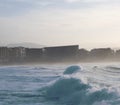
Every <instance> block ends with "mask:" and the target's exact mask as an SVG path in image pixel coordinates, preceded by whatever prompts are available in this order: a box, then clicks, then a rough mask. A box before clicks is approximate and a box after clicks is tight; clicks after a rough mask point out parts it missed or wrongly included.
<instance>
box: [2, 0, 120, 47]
mask: <svg viewBox="0 0 120 105" xmlns="http://www.w3.org/2000/svg"><path fill="white" fill-rule="evenodd" d="M21 42H32V43H38V44H42V45H47V46H48V45H49V46H53V45H70V44H79V45H80V47H84V48H93V47H120V0H0V44H8V43H21Z"/></svg>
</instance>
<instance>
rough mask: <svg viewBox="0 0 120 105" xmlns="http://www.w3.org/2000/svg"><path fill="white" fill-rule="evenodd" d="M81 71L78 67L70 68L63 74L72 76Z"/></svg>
mask: <svg viewBox="0 0 120 105" xmlns="http://www.w3.org/2000/svg"><path fill="white" fill-rule="evenodd" d="M79 70H81V68H80V67H79V66H70V67H68V68H67V69H66V70H65V71H64V73H63V74H73V73H76V72H78V71H79Z"/></svg>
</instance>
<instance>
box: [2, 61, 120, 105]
mask: <svg viewBox="0 0 120 105" xmlns="http://www.w3.org/2000/svg"><path fill="white" fill-rule="evenodd" d="M0 105H120V64H118V63H106V64H105V63H104V64H103V63H101V64H95V63H91V64H87V63H86V64H73V65H68V64H67V65H63V64H61V65H60V64H59V65H32V66H28V65H26V66H1V67H0Z"/></svg>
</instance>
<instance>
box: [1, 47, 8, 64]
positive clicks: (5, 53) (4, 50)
mask: <svg viewBox="0 0 120 105" xmlns="http://www.w3.org/2000/svg"><path fill="white" fill-rule="evenodd" d="M8 56H9V49H8V48H7V47H0V63H6V62H8V61H9V59H8Z"/></svg>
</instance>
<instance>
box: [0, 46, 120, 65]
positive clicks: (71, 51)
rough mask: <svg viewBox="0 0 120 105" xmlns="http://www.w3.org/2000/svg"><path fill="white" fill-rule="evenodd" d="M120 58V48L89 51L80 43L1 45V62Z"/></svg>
mask: <svg viewBox="0 0 120 105" xmlns="http://www.w3.org/2000/svg"><path fill="white" fill-rule="evenodd" d="M103 60H105V61H107V60H120V50H117V51H114V50H112V49H111V48H98V49H92V50H91V51H88V50H86V49H79V46H78V45H72V46H58V47H45V48H24V47H14V48H8V47H0V63H15V62H64V61H103Z"/></svg>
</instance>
